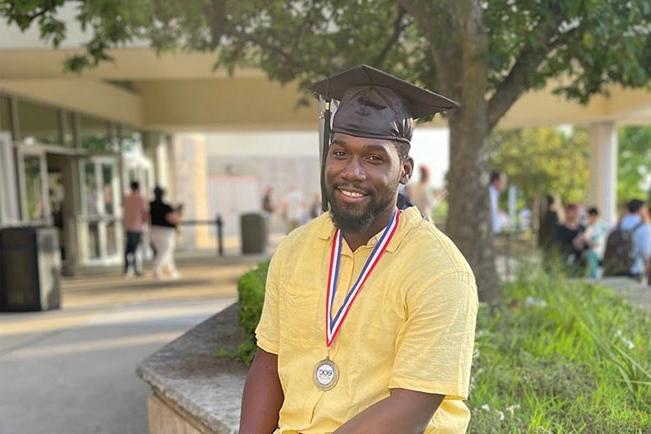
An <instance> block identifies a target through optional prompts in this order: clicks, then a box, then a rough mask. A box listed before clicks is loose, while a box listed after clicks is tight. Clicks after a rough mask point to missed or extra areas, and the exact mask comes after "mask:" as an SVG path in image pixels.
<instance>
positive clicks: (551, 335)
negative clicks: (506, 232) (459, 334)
mask: <svg viewBox="0 0 651 434" xmlns="http://www.w3.org/2000/svg"><path fill="white" fill-rule="evenodd" d="M650 362H651V321H650V320H649V317H648V316H647V315H646V314H645V313H644V312H642V311H640V310H637V309H634V308H632V307H631V306H630V305H628V304H627V303H626V302H625V301H624V300H622V299H621V298H619V297H617V296H615V295H613V294H612V293H611V292H610V290H608V289H606V288H602V287H599V286H593V285H589V284H587V283H581V282H570V281H568V280H567V279H565V278H564V277H563V276H562V274H560V273H543V272H542V271H535V270H527V272H526V273H522V274H521V275H520V277H519V278H518V279H516V280H515V281H514V282H513V283H511V284H508V285H506V286H504V287H503V288H502V300H501V302H500V303H498V304H495V305H492V306H488V305H482V306H481V308H480V312H479V318H478V325H477V337H476V341H475V358H474V361H473V378H472V386H471V396H470V400H469V402H468V404H469V407H470V408H471V411H472V420H471V427H470V432H471V433H481V434H484V433H522V432H530V433H591V434H592V433H595V434H598V433H604V434H605V433H608V434H610V433H640V434H641V433H651V365H650Z"/></svg>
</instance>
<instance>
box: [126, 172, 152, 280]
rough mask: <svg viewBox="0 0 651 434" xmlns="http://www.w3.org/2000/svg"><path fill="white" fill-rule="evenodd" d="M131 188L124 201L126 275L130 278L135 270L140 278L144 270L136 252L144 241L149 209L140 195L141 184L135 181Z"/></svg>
mask: <svg viewBox="0 0 651 434" xmlns="http://www.w3.org/2000/svg"><path fill="white" fill-rule="evenodd" d="M130 187H131V190H130V192H129V194H128V195H126V196H124V198H123V199H122V210H123V215H122V224H123V226H124V230H125V247H124V275H125V276H130V273H131V270H130V268H133V272H134V273H135V274H136V275H138V276H140V275H141V274H142V270H141V268H140V265H138V260H137V258H136V252H137V251H138V246H139V245H140V242H141V241H142V231H143V229H144V226H145V222H146V221H147V219H148V207H147V201H146V200H145V198H144V197H142V195H141V194H140V184H139V183H138V182H137V181H133V182H132V183H131V185H130Z"/></svg>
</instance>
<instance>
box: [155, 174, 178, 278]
mask: <svg viewBox="0 0 651 434" xmlns="http://www.w3.org/2000/svg"><path fill="white" fill-rule="evenodd" d="M164 196H165V190H164V189H163V188H162V187H159V186H156V188H154V201H153V202H151V203H150V204H149V215H150V218H151V225H150V227H151V242H152V244H153V245H154V264H153V267H154V269H153V274H154V278H156V279H162V278H171V279H178V278H179V277H180V275H179V272H178V270H177V269H176V264H175V262H174V246H175V244H176V226H177V225H178V224H179V223H180V221H181V216H182V211H181V206H179V207H177V208H176V209H174V208H172V206H171V205H170V204H169V203H167V202H165V201H164V200H163V197H164Z"/></svg>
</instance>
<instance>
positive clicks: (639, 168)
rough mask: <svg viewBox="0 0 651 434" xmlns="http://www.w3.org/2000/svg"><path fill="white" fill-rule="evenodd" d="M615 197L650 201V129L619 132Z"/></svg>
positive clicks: (623, 129)
mask: <svg viewBox="0 0 651 434" xmlns="http://www.w3.org/2000/svg"><path fill="white" fill-rule="evenodd" d="M617 197H619V199H620V200H622V201H626V200H630V199H633V198H637V199H651V128H649V127H626V128H621V129H620V130H619V158H618V167H617Z"/></svg>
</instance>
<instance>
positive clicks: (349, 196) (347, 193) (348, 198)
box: [337, 187, 368, 203]
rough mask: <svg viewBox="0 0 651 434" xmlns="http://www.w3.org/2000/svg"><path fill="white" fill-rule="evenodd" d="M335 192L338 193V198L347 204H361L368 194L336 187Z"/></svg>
mask: <svg viewBox="0 0 651 434" xmlns="http://www.w3.org/2000/svg"><path fill="white" fill-rule="evenodd" d="M337 192H339V197H340V198H341V200H343V201H344V202H349V203H356V202H361V201H363V200H365V199H366V198H367V197H368V194H367V193H366V192H363V191H360V190H353V189H350V188H343V187H338V188H337Z"/></svg>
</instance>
